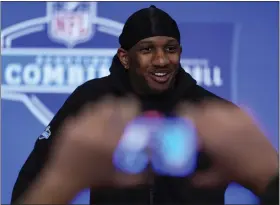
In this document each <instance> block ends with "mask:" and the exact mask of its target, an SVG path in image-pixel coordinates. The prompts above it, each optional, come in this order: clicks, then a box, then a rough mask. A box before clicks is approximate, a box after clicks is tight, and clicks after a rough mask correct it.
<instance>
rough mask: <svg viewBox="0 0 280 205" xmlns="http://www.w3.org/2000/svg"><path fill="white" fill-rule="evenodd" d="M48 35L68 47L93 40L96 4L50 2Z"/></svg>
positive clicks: (48, 6)
mask: <svg viewBox="0 0 280 205" xmlns="http://www.w3.org/2000/svg"><path fill="white" fill-rule="evenodd" d="M47 15H48V18H49V25H48V35H49V37H50V38H51V39H52V40H54V41H56V42H58V43H63V44H65V45H66V46H67V47H74V46H75V45H77V44H78V43H83V42H86V41H88V40H90V39H91V38H92V36H93V35H94V33H95V27H94V24H93V22H94V21H95V18H96V2H48V3H47Z"/></svg>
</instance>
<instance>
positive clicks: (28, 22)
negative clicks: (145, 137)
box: [1, 2, 279, 204]
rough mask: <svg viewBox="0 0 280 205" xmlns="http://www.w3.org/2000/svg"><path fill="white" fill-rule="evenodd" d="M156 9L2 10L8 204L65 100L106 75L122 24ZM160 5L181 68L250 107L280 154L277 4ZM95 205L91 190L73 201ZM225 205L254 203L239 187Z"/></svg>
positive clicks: (36, 6)
mask: <svg viewBox="0 0 280 205" xmlns="http://www.w3.org/2000/svg"><path fill="white" fill-rule="evenodd" d="M151 4H152V2H98V3H96V2H80V3H79V2H60V3H56V2H49V3H46V2H11V3H10V2H4V3H2V11H1V14H2V22H1V24H2V28H1V29H2V32H1V47H2V66H1V74H2V85H1V91H2V92H1V94H2V95H1V97H2V99H1V101H2V133H1V134H2V144H1V146H2V147H1V148H2V149H1V152H2V153H1V157H2V183H1V185H2V189H1V194H2V201H1V202H2V203H3V204H4V203H9V202H10V198H11V191H12V188H13V185H14V183H15V180H16V177H17V175H18V172H19V170H20V168H21V166H22V165H23V163H24V161H25V160H26V158H27V156H28V155H29V153H30V152H31V150H32V148H33V146H34V142H35V140H36V139H37V137H38V136H39V135H40V134H41V133H42V132H43V130H44V128H45V126H46V125H47V124H48V122H49V121H50V120H51V119H52V117H53V115H54V114H55V113H56V111H57V110H58V109H59V108H60V106H61V105H62V103H63V102H64V100H65V99H66V97H67V96H68V95H69V94H70V93H71V92H72V91H73V90H74V89H75V88H76V87H77V86H78V85H79V84H81V83H83V82H85V81H86V80H88V79H92V78H98V77H101V76H104V75H107V74H108V67H109V65H110V63H111V59H112V56H113V55H114V54H115V52H116V49H117V48H118V46H119V45H118V38H117V37H118V36H119V34H120V32H121V29H122V27H123V23H124V22H125V21H126V19H127V18H128V16H129V15H131V14H132V13H133V12H135V11H136V10H138V9H141V8H143V7H147V6H150V5H151ZM153 4H154V5H156V6H157V7H159V8H161V9H163V10H165V11H167V12H168V13H169V14H170V15H171V16H172V17H174V19H175V20H176V21H177V22H178V24H179V27H180V30H181V36H182V45H183V55H182V65H183V67H184V68H185V69H186V70H187V71H188V72H190V73H191V74H192V75H193V77H194V78H195V79H196V80H197V81H198V83H199V84H200V85H202V86H203V87H205V88H207V89H208V90H210V91H212V92H214V93H216V94H218V95H220V96H222V97H224V98H226V99H228V100H231V101H233V102H235V103H237V104H238V105H246V106H248V107H249V108H250V109H251V111H252V113H253V116H254V117H255V118H256V120H257V121H258V122H259V124H260V126H261V127H262V129H263V130H264V132H266V134H267V136H268V137H269V139H270V140H271V142H272V143H273V144H274V145H275V148H276V149H278V93H279V92H278V56H279V54H278V45H279V42H278V35H279V34H278V25H279V22H278V21H279V19H278V2H256V3H254V2H252V3H251V2H250V3H246V2H234V3H233V2H213V3H210V2H209V3H208V2H201V3H200V2H153ZM248 149H249V147H248ZM202 197H203V196H202ZM88 200H89V193H88V191H85V192H83V193H81V194H80V195H79V196H78V197H77V199H76V200H75V201H74V202H75V203H88ZM225 202H226V203H231V204H237V203H247V204H248V203H257V199H256V198H255V197H254V196H253V195H252V194H251V192H249V191H248V190H246V189H244V188H242V187H240V186H238V185H235V184H232V185H231V186H230V187H229V188H228V190H227V192H226V194H225Z"/></svg>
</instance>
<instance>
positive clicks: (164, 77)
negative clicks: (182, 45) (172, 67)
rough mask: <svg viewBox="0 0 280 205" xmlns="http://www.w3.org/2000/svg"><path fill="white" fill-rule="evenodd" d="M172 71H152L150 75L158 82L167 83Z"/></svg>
mask: <svg viewBox="0 0 280 205" xmlns="http://www.w3.org/2000/svg"><path fill="white" fill-rule="evenodd" d="M171 75H172V72H170V71H168V72H167V71H156V72H151V73H150V77H151V78H152V79H153V80H154V81H156V82H157V83H166V82H167V81H168V80H169V78H170V77H171Z"/></svg>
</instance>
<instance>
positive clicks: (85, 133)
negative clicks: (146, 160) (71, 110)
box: [48, 98, 143, 189]
mask: <svg viewBox="0 0 280 205" xmlns="http://www.w3.org/2000/svg"><path fill="white" fill-rule="evenodd" d="M138 111H139V108H138V104H137V102H135V101H133V100H131V99H126V100H118V99H114V98H106V99H104V100H102V101H100V102H98V103H96V104H89V105H87V106H85V108H84V109H83V110H82V111H81V112H80V114H79V115H78V116H77V117H74V118H70V119H68V120H67V121H66V122H65V125H64V126H63V128H62V129H61V136H60V137H59V138H58V140H57V141H56V142H55V146H54V147H53V150H52V151H51V153H52V156H51V158H50V161H49V164H48V171H49V170H51V172H52V173H54V174H55V175H56V176H57V177H60V178H62V179H65V180H71V181H72V183H75V185H76V186H77V188H79V189H83V188H88V187H101V186H129V185H135V184H138V183H142V182H143V175H137V176H136V175H127V174H124V173H121V172H119V171H117V170H116V169H115V168H114V165H113V164H112V157H113V153H114V151H115V148H116V147H117V145H118V143H119V141H120V138H121V136H122V134H123V131H124V128H125V126H126V125H127V123H128V122H129V121H131V120H133V118H135V117H136V115H137V114H138Z"/></svg>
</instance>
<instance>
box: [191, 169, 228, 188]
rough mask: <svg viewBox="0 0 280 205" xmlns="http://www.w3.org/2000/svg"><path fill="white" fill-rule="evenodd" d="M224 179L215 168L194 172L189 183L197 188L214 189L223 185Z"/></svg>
mask: <svg viewBox="0 0 280 205" xmlns="http://www.w3.org/2000/svg"><path fill="white" fill-rule="evenodd" d="M225 181H226V180H225V178H224V177H223V175H222V174H221V173H220V172H219V171H217V170H216V169H215V168H210V169H208V170H205V171H198V172H196V173H195V174H194V175H193V176H192V178H191V183H192V184H193V186H195V187H197V188H215V187H220V186H223V185H225Z"/></svg>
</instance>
